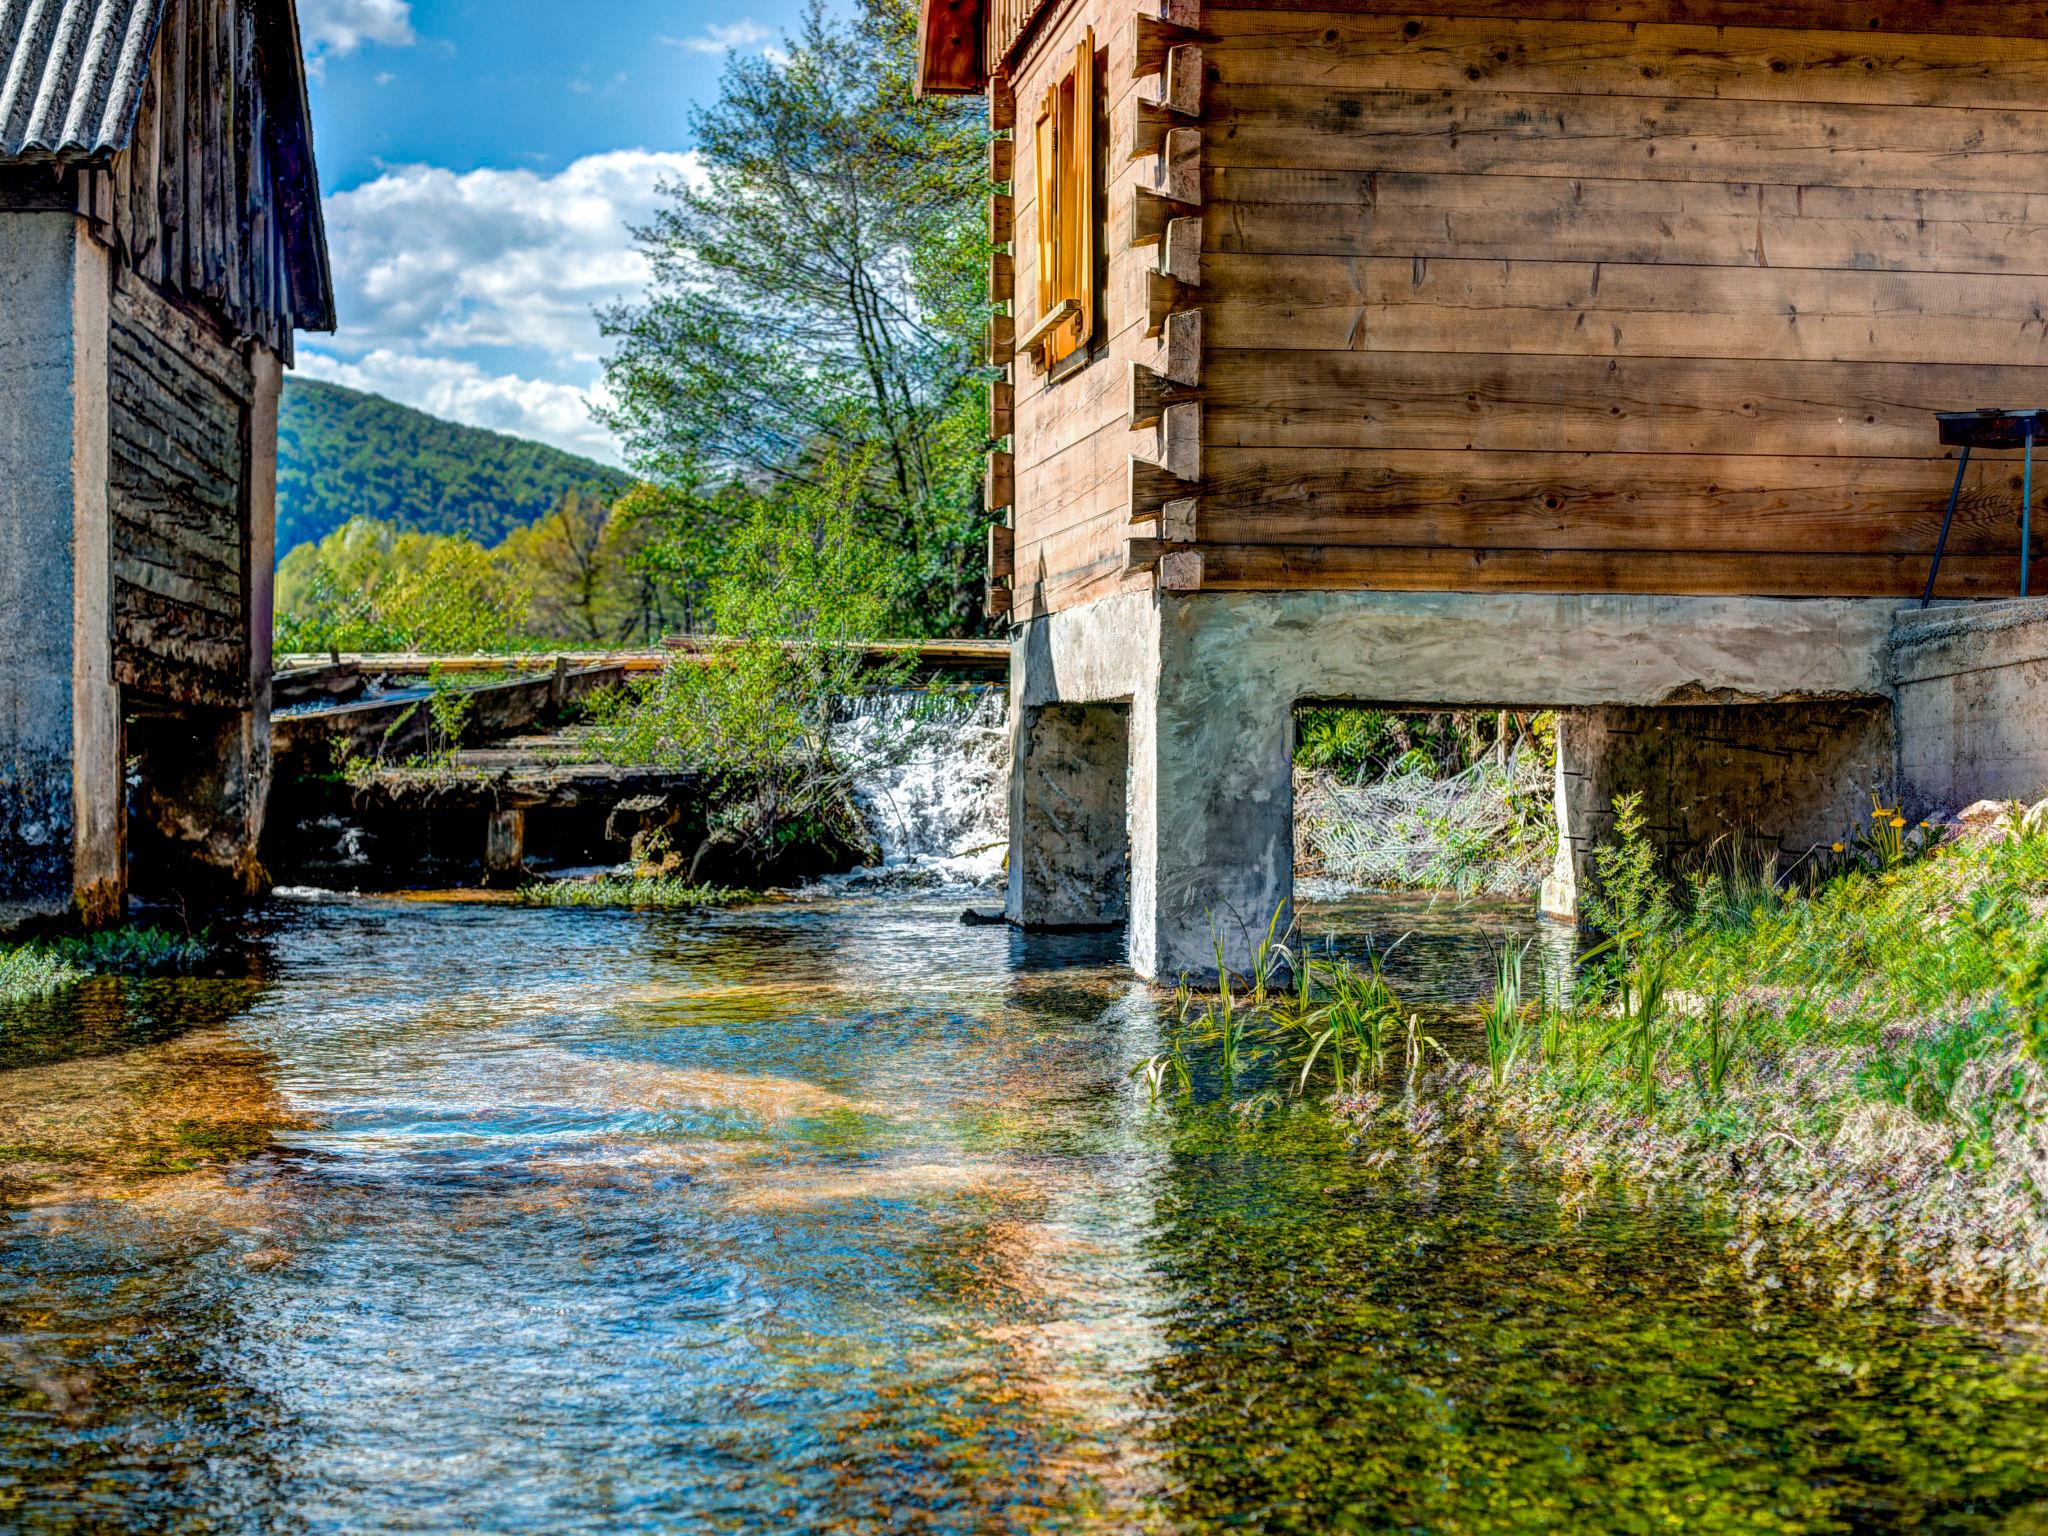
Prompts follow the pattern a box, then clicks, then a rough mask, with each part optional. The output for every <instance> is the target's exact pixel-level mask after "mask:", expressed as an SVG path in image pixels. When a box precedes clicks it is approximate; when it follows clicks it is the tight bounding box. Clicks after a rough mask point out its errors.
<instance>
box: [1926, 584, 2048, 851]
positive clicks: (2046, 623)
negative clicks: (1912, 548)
mask: <svg viewBox="0 0 2048 1536" xmlns="http://www.w3.org/2000/svg"><path fill="white" fill-rule="evenodd" d="M1891 678H1892V686H1893V688H1894V690H1895V694H1896V697H1897V699H1898V711H1899V777H1900V783H1901V789H1902V792H1903V794H1904V796H1905V799H1906V808H1907V809H1908V810H1909V811H1910V812H1912V813H1913V814H1914V815H1916V816H1924V815H1927V814H1929V813H1930V812H1935V811H1953V810H1959V809H1961V808H1962V807H1963V806H1966V805H1969V804H1970V803H1972V802H1973V801H1977V800H2024V801H2027V802H2029V803H2031V802H2034V801H2037V800H2040V799H2042V798H2044V797H2048V602H2042V601H2040V600H2033V601H2027V602H2020V601H2012V602H2002V603H1979V604H1972V605H1971V606H1969V607H1967V608H1962V607H1953V608H1931V609H1928V610H1926V611H1925V612H1910V613H1906V614H1902V615H1900V618H1899V623H1898V627H1897V629H1896V630H1895V632H1894V634H1893V636H1892V643H1891Z"/></svg>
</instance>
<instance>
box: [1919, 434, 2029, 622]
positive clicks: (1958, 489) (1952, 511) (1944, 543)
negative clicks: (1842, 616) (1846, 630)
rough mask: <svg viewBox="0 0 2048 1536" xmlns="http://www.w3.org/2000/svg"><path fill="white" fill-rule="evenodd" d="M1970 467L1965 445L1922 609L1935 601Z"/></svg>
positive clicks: (2022, 570) (2023, 573) (2023, 575)
mask: <svg viewBox="0 0 2048 1536" xmlns="http://www.w3.org/2000/svg"><path fill="white" fill-rule="evenodd" d="M2030 441H2031V439H2030ZM2030 462H2031V461H2030ZM1969 467H1970V445H1969V444H1968V443H1965V444H1963V456H1962V458H1961V459H1959V460H1958V461H1957V462H1956V483H1955V484H1954V485H1952V486H1951V487H1949V493H1948V511H1947V512H1945V513H1943V514H1942V519H1941V538H1940V539H1939V540H1937V541H1936V542H1935V546H1934V565H1933V567H1932V569H1930V570H1929V571H1928V573H1927V590H1926V591H1925V592H1923V593H1921V594H1920V606H1921V607H1922V608H1925V607H1926V606H1927V605H1928V604H1929V603H1931V602H1933V601H1934V578H1935V577H1937V576H1939V575H1940V574H1941V556H1942V552H1943V551H1944V550H1946V549H1947V548H1948V528H1949V524H1950V523H1953V522H1954V521H1955V520H1956V498H1957V497H1959V496H1961V495H1962V494H1963V471H1965V470H1966V469H1968V468H1969ZM2020 580H2021V581H2022V582H2024V581H2025V580H2026V567H2025V565H2024V563H2023V564H2022V565H2021V568H2020Z"/></svg>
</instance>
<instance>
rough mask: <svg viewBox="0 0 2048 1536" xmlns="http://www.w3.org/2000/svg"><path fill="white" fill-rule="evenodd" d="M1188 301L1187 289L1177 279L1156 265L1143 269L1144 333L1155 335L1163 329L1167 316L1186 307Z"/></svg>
mask: <svg viewBox="0 0 2048 1536" xmlns="http://www.w3.org/2000/svg"><path fill="white" fill-rule="evenodd" d="M1189 302H1190V298H1189V293H1188V290H1187V288H1186V287H1185V286H1183V285H1182V283H1181V282H1180V280H1179V279H1177V278H1175V277H1173V276H1172V275H1171V274H1169V273H1166V272H1161V271H1160V270H1159V269H1158V268H1157V267H1148V268H1147V269H1146V271H1145V334H1146V335H1147V336H1157V335H1158V334H1159V333H1160V332H1162V331H1164V330H1165V329H1166V321H1167V317H1168V316H1169V315H1171V314H1173V312H1174V311H1176V310H1180V309H1185V308H1187V307H1188V304H1189Z"/></svg>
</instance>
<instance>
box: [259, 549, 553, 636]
mask: <svg viewBox="0 0 2048 1536" xmlns="http://www.w3.org/2000/svg"><path fill="white" fill-rule="evenodd" d="M531 602H532V591H531V588H530V586H529V585H528V584H527V583H525V582H524V581H522V580H520V579H519V577H518V576H517V575H516V574H514V573H511V572H508V571H507V570H506V569H505V567H504V566H502V565H501V564H500V563H499V562H497V561H496V560H494V559H493V558H492V556H491V554H490V552H489V551H487V550H485V549H484V548H483V547H482V546H481V545H479V544H476V543H475V542H473V541H472V540H469V539H464V538H454V537H446V536H442V535H438V534H431V533H410V532H401V531H399V530H398V529H395V528H393V527H392V526H391V525H390V524H388V523H380V522H376V521H374V520H372V519H370V518H354V519H351V520H350V521H349V522H347V523H344V524H343V525H342V526H341V527H340V528H337V529H336V530H335V531H334V532H333V533H331V534H329V535H328V536H327V537H326V538H324V539H322V540H321V541H320V542H319V543H318V544H302V545H300V546H299V547H298V548H297V549H295V550H293V551H292V552H291V553H290V554H289V555H287V556H286V557H285V559H284V563H283V564H282V565H280V566H279V567H278V573H277V610H278V617H277V634H276V646H277V649H278V650H279V651H283V652H293V651H328V650H338V651H418V652H438V653H444V654H445V653H449V652H461V651H501V650H506V649H510V648H511V647H513V646H514V645H515V644H517V643H518V642H519V640H520V637H521V635H522V632H523V631H524V628H525V625H526V616H527V611H528V609H529V607H530V605H531Z"/></svg>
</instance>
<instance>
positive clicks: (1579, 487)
mask: <svg viewBox="0 0 2048 1536" xmlns="http://www.w3.org/2000/svg"><path fill="white" fill-rule="evenodd" d="M1954 473H1955V470H1954V466H1953V464H1952V463H1943V462H1942V461H1940V460H1914V459H1860V458H1825V459H1785V458H1771V457H1766V456H1762V455H1747V456H1728V457H1712V456H1706V455H1698V456H1695V455H1689V454H1673V453H1654V454H1619V453H1500V452H1480V451H1472V452H1463V453H1459V452H1440V451H1434V450H1406V449H1378V450H1358V449H1335V448H1323V449H1290V450H1286V451H1285V452H1275V451H1273V450H1268V449H1256V448H1212V449H1211V450H1210V451H1209V453H1208V455H1207V462H1206V463H1205V465H1204V474H1203V478H1202V512H1201V537H1202V539H1203V540H1204V541H1205V542H1207V541H1209V540H1212V539H1213V540H1217V541H1220V542H1226V543H1243V544H1262V543H1272V544H1283V543H1284V544H1296V543H1328V544H1332V545H1340V544H1341V545H1377V544H1400V545H1433V546H1441V547H1443V548H1453V549H1581V550H1598V549H1617V550H1638V551H1642V552H1644V553H1650V552H1654V551H1656V550H1658V549H1669V550H1740V551H1747V552H1753V553H1759V554H1762V553H1768V552H1771V551H1785V552H1802V551H1803V552H1808V553H1841V554H1847V553H1877V552H1890V553H1910V552H1914V551H1931V550H1932V549H1933V547H1934V541H1935V536H1936V534H1937V532H1938V531H1939V529H1940V526H1941V515H1942V508H1943V505H1944V502H1945V499H1946V497H1947V495H1948V491H1949V486H1950V484H1951V482H1952V480H1953V477H1954ZM2018 480H2019V475H2018V467H2017V465H2015V464H2013V463H2010V462H2007V461H2004V460H1991V459H1989V458H1988V456H1980V457H1979V458H1978V459H1977V460H1976V461H1975V462H1973V463H1972V464H1971V466H1970V472H1969V478H1968V479H1967V480H1966V481H1965V484H1964V492H1963V497H1962V504H1961V506H1960V507H1959V508H1958V511H1957V514H1956V529H1955V532H1954V533H1953V534H1952V535H1951V547H1952V548H1956V549H1959V550H1970V551H1974V552H1979V553H1988V552H1994V551H1998V550H2004V549H2012V550H2017V548H2018V545H2019V539H2018V535H2019V501H2020V498H2019V485H2018ZM1673 590H1675V591H1682V590H1684V588H1674V589H1673Z"/></svg>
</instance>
